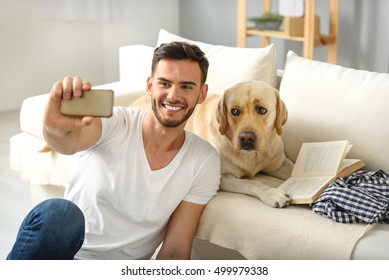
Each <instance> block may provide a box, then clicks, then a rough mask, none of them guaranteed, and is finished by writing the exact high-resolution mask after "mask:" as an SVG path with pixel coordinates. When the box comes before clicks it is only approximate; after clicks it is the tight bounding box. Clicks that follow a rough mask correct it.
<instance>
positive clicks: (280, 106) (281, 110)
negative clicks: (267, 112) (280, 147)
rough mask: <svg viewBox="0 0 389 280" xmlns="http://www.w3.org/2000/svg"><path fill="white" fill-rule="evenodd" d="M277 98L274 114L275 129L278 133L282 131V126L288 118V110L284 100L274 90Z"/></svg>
mask: <svg viewBox="0 0 389 280" xmlns="http://www.w3.org/2000/svg"><path fill="white" fill-rule="evenodd" d="M276 98H277V115H276V131H277V133H278V135H281V133H282V126H283V125H284V124H285V123H286V121H287V120H288V110H287V109H286V106H285V103H284V101H282V100H281V98H280V93H279V92H278V90H276Z"/></svg>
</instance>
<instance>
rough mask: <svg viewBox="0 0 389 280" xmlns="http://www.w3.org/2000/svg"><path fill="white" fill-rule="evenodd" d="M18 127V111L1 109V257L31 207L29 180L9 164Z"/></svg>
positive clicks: (9, 245) (6, 252)
mask: <svg viewBox="0 0 389 280" xmlns="http://www.w3.org/2000/svg"><path fill="white" fill-rule="evenodd" d="M19 131H20V129H19V111H18V110H15V111H8V112H1V113H0V259H5V258H6V256H7V254H8V252H9V250H10V249H11V247H12V245H13V242H14V240H15V236H16V233H17V230H18V228H19V225H20V223H21V221H22V220H23V218H24V216H25V215H26V214H27V213H28V212H29V211H30V210H31V195H30V188H29V186H28V184H26V183H24V182H22V180H21V179H20V177H19V175H18V174H17V173H16V172H15V171H11V170H10V167H9V139H10V138H11V137H12V136H13V135H15V134H17V133H18V132H19Z"/></svg>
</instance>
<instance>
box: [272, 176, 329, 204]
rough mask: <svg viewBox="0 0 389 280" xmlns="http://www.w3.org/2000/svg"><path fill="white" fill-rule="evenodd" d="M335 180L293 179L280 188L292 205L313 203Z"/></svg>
mask: <svg viewBox="0 0 389 280" xmlns="http://www.w3.org/2000/svg"><path fill="white" fill-rule="evenodd" d="M333 179H334V177H332V176H330V177H299V178H296V177H291V178H289V179H288V180H286V181H285V182H284V183H282V184H281V185H280V186H279V187H278V188H279V189H280V190H282V191H283V192H285V194H287V195H288V196H289V197H290V199H291V203H293V204H299V203H313V202H314V201H315V199H316V198H317V197H318V196H319V195H320V193H321V190H323V189H324V188H326V187H327V185H328V184H329V183H330V182H331V181H332V180H333Z"/></svg>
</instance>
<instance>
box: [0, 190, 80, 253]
mask: <svg viewBox="0 0 389 280" xmlns="http://www.w3.org/2000/svg"><path fill="white" fill-rule="evenodd" d="M84 235H85V220H84V215H83V214H82V212H81V210H80V209H79V208H78V207H77V206H76V205H75V204H74V203H73V202H71V201H68V200H65V199H60V198H53V199H48V200H45V201H43V202H41V203H40V204H38V205H37V206H36V207H35V208H34V209H32V210H31V212H30V213H29V214H28V215H27V216H26V218H25V219H24V220H23V223H22V225H21V226H20V229H19V232H18V235H17V237H16V242H15V244H14V246H13V247H12V250H11V252H10V253H9V254H8V256H7V259H8V260H71V259H73V258H74V255H75V254H76V253H77V252H78V250H79V249H80V248H81V245H82V243H83V241H84Z"/></svg>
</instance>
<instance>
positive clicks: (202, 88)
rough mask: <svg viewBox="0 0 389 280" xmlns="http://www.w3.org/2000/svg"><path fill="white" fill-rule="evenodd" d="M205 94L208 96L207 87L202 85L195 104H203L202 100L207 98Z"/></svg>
mask: <svg viewBox="0 0 389 280" xmlns="http://www.w3.org/2000/svg"><path fill="white" fill-rule="evenodd" d="M207 94H208V85H207V84H204V85H203V86H202V87H201V89H200V96H199V100H198V101H197V104H201V103H203V102H204V100H205V99H206V98H207Z"/></svg>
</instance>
